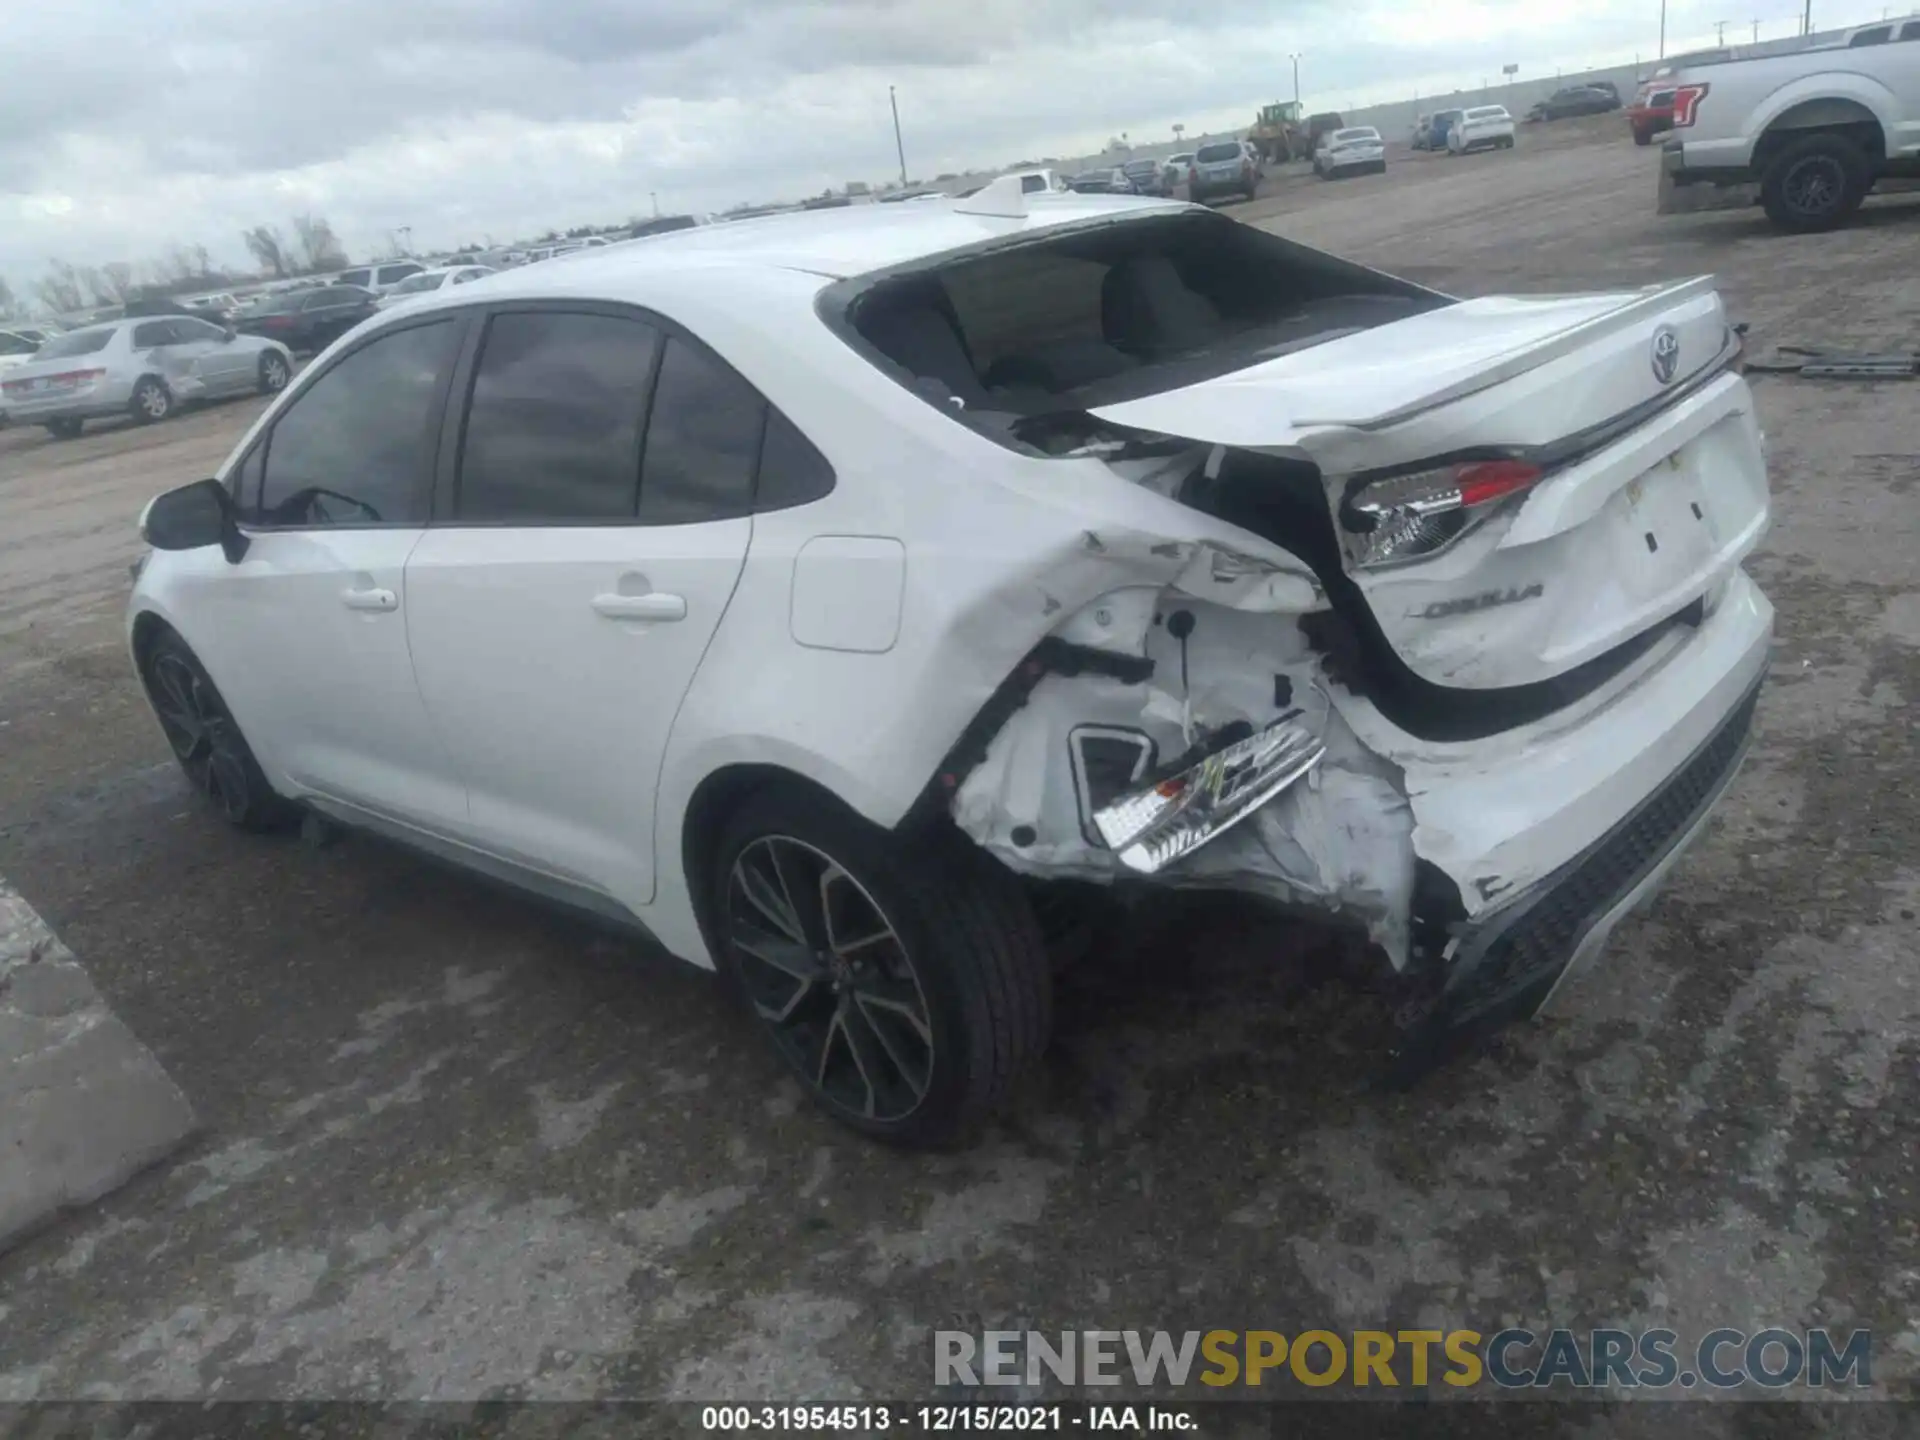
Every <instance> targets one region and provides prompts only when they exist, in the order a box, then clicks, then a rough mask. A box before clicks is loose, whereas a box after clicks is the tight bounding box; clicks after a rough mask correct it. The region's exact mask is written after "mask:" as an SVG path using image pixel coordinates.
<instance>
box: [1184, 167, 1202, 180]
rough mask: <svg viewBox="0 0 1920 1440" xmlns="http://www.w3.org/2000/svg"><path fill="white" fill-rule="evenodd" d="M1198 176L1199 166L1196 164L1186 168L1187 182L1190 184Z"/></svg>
mask: <svg viewBox="0 0 1920 1440" xmlns="http://www.w3.org/2000/svg"><path fill="white" fill-rule="evenodd" d="M1199 178H1200V167H1199V166H1198V165H1194V166H1191V167H1190V168H1189V169H1188V170H1187V183H1188V184H1189V185H1191V184H1193V183H1194V182H1195V181H1196V180H1198V179H1199Z"/></svg>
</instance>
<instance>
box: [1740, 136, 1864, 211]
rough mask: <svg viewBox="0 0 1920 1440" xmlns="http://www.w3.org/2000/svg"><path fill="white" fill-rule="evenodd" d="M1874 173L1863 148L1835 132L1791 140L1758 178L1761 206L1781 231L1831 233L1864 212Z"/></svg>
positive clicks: (1768, 163)
mask: <svg viewBox="0 0 1920 1440" xmlns="http://www.w3.org/2000/svg"><path fill="white" fill-rule="evenodd" d="M1872 183H1873V170H1872V166H1871V164H1870V162H1869V161H1868V160H1867V157H1866V155H1865V154H1863V153H1862V151H1861V149H1860V147H1859V146H1858V145H1856V144H1854V143H1853V141H1851V140H1849V139H1848V138H1847V137H1846V136H1844V135H1840V134H1836V133H1834V132H1833V131H1816V132H1815V133H1814V134H1811V135H1807V136H1803V137H1802V138H1801V139H1798V140H1791V141H1788V142H1787V143H1786V144H1785V145H1783V146H1781V147H1780V149H1779V150H1778V151H1776V152H1775V153H1774V155H1773V158H1772V159H1770V160H1769V161H1768V162H1767V168H1766V172H1765V173H1764V174H1763V175H1762V176H1761V177H1760V203H1761V204H1762V205H1764V206H1766V208H1767V218H1768V219H1769V220H1771V221H1773V223H1774V224H1775V225H1777V226H1779V227H1780V228H1781V229H1782V230H1791V231H1795V232H1797V233H1801V234H1806V233H1809V232H1812V231H1816V230H1831V229H1832V228H1833V227H1834V226H1835V225H1838V224H1839V223H1840V222H1841V221H1842V220H1845V219H1846V218H1847V217H1848V216H1849V215H1851V214H1853V212H1854V211H1856V210H1858V209H1859V208H1860V202H1861V201H1862V200H1865V199H1866V198H1867V188H1868V186H1870V185H1871V184H1872Z"/></svg>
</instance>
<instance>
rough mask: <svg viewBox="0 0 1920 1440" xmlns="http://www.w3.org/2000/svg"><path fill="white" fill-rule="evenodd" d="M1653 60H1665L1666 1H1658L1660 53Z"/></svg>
mask: <svg viewBox="0 0 1920 1440" xmlns="http://www.w3.org/2000/svg"><path fill="white" fill-rule="evenodd" d="M1655 58H1656V59H1660V60H1664V59H1666V58H1667V0H1660V53H1659V55H1658V56H1656V57H1655Z"/></svg>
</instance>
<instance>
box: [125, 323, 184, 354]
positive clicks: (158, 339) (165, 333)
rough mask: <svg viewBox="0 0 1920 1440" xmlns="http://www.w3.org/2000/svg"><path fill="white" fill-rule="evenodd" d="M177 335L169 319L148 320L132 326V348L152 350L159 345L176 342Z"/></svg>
mask: <svg viewBox="0 0 1920 1440" xmlns="http://www.w3.org/2000/svg"><path fill="white" fill-rule="evenodd" d="M178 340H179V336H177V335H176V334H175V333H174V329H173V322H172V321H170V320H149V321H147V322H146V323H145V324H144V325H136V326H134V327H133V348H134V349H136V350H153V349H156V348H158V347H159V346H161V345H173V344H176V343H178Z"/></svg>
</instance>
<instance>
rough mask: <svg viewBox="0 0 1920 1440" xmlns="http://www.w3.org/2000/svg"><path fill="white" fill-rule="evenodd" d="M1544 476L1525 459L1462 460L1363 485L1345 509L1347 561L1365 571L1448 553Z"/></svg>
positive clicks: (1355, 491)
mask: <svg viewBox="0 0 1920 1440" xmlns="http://www.w3.org/2000/svg"><path fill="white" fill-rule="evenodd" d="M1545 473H1546V472H1545V471H1543V470H1542V469H1541V468H1540V467H1539V466H1538V465H1535V464H1533V463H1532V462H1531V461H1527V460H1512V459H1496V460H1464V461H1461V462H1459V463H1457V464H1452V465H1440V466H1436V467H1434V468H1433V469H1431V470H1418V471H1414V472H1413V473H1411V474H1407V475H1394V476H1391V477H1389V478H1386V479H1382V480H1374V481H1371V482H1369V483H1367V484H1364V485H1362V486H1360V487H1359V488H1358V489H1357V490H1354V491H1352V492H1351V493H1350V494H1349V495H1348V497H1347V502H1346V505H1345V506H1344V507H1343V514H1342V516H1341V520H1342V526H1341V528H1342V530H1343V531H1344V532H1345V533H1344V535H1343V539H1344V541H1345V545H1346V552H1347V558H1348V560H1350V561H1351V562H1352V563H1353V564H1354V565H1356V566H1363V567H1364V566H1370V565H1387V564H1392V563H1394V562H1397V561H1401V560H1412V559H1417V558H1418V557H1420V556H1422V555H1431V554H1434V553H1435V552H1436V551H1439V550H1444V549H1445V548H1446V547H1447V546H1449V545H1451V544H1452V543H1453V542H1454V541H1455V540H1457V539H1459V538H1460V537H1461V536H1462V535H1464V534H1466V532H1467V531H1468V530H1470V529H1472V528H1473V527H1474V526H1475V525H1477V524H1478V523H1479V522H1480V521H1481V520H1482V519H1484V518H1485V517H1486V516H1487V515H1489V514H1491V513H1492V509H1491V508H1490V507H1492V506H1494V505H1495V504H1496V502H1498V501H1501V500H1504V499H1506V498H1507V497H1508V496H1510V495H1517V494H1519V493H1520V492H1522V491H1524V490H1527V489H1529V488H1531V487H1532V486H1533V485H1535V484H1537V483H1538V482H1539V480H1540V478H1541V476H1542V475H1544V474H1545Z"/></svg>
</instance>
